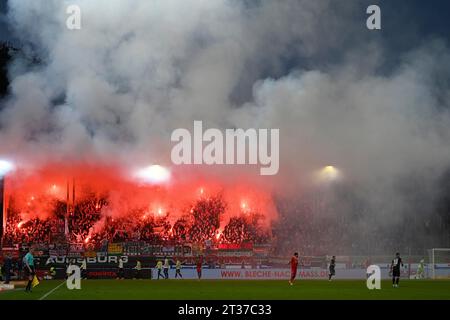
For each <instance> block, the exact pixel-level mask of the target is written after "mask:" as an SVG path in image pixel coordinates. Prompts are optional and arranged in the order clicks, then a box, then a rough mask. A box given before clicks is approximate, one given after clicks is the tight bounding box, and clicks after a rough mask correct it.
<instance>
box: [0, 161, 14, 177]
mask: <svg viewBox="0 0 450 320" xmlns="http://www.w3.org/2000/svg"><path fill="white" fill-rule="evenodd" d="M13 170H14V164H13V163H12V162H11V161H7V160H0V178H2V177H4V176H5V175H7V174H8V173H10V172H11V171H13Z"/></svg>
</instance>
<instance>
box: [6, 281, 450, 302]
mask: <svg viewBox="0 0 450 320" xmlns="http://www.w3.org/2000/svg"><path fill="white" fill-rule="evenodd" d="M22 299H31V300H130V299H131V300H252V299H255V300H330V299H332V300H334V299H337V300H405V299H420V300H450V281H449V280H403V281H401V282H400V288H392V286H391V282H390V281H382V285H381V290H368V289H367V287H366V283H365V281H364V280H336V281H331V282H328V281H326V280H299V281H297V282H296V283H295V285H294V286H290V285H289V284H288V283H287V281H275V280H265V281H257V280H249V281H245V280H201V281H198V280H158V281H157V280H83V281H82V283H81V289H80V290H69V289H67V287H66V283H65V282H64V281H57V280H52V281H42V282H41V283H40V284H39V285H38V286H37V287H35V288H34V289H33V292H31V293H27V292H25V291H24V289H23V288H20V287H17V288H16V289H15V290H11V291H3V292H0V300H22Z"/></svg>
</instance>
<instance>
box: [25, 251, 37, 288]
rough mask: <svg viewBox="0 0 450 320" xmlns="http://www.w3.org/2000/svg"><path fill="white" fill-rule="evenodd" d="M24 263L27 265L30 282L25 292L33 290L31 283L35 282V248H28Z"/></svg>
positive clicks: (26, 272)
mask: <svg viewBox="0 0 450 320" xmlns="http://www.w3.org/2000/svg"><path fill="white" fill-rule="evenodd" d="M23 264H24V265H25V274H26V275H27V276H28V284H27V287H26V288H25V292H31V283H32V282H33V277H34V274H35V271H34V257H33V248H32V247H30V248H29V249H28V253H27V254H26V255H25V256H24V257H23Z"/></svg>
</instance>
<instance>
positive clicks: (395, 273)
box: [391, 252, 403, 288]
mask: <svg viewBox="0 0 450 320" xmlns="http://www.w3.org/2000/svg"><path fill="white" fill-rule="evenodd" d="M400 267H403V261H402V258H400V253H398V252H397V253H396V254H395V258H394V260H392V264H391V271H392V286H393V287H394V288H398V282H399V281H400Z"/></svg>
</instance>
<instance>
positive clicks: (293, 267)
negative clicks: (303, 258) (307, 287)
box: [288, 252, 298, 286]
mask: <svg viewBox="0 0 450 320" xmlns="http://www.w3.org/2000/svg"><path fill="white" fill-rule="evenodd" d="M288 264H290V265H291V279H290V280H289V284H290V285H291V286H292V285H294V280H295V277H296V276H297V267H298V252H296V253H294V255H293V256H292V258H291V261H289V263H288Z"/></svg>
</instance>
